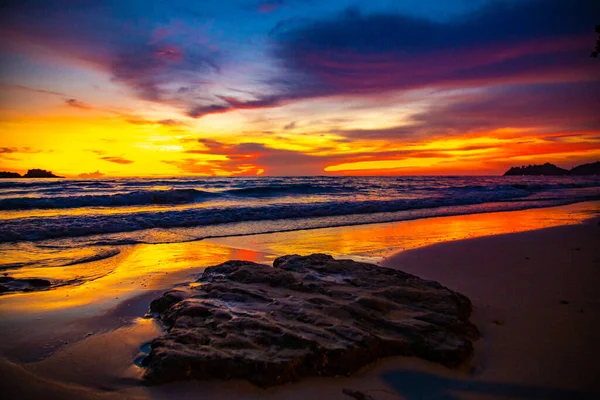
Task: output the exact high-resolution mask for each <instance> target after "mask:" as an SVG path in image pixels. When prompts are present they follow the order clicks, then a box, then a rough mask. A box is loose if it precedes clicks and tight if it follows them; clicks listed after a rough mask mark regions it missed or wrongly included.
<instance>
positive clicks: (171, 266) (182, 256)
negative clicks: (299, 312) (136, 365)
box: [0, 241, 265, 314]
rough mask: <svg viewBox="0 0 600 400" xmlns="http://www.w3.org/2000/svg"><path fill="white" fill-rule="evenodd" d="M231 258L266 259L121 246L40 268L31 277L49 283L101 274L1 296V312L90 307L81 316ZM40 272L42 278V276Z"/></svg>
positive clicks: (228, 251) (210, 248) (197, 246)
mask: <svg viewBox="0 0 600 400" xmlns="http://www.w3.org/2000/svg"><path fill="white" fill-rule="evenodd" d="M232 258H236V259H246V260H250V261H257V262H262V261H264V259H265V258H264V257H263V256H262V255H261V254H260V253H258V252H256V251H252V250H239V249H233V248H229V247H225V246H219V245H214V244H210V243H206V242H203V241H200V242H187V243H166V244H143V245H136V246H125V247H122V248H121V253H120V254H119V255H117V256H115V257H112V258H109V259H106V260H101V261H96V262H91V263H85V264H79V265H74V266H71V267H56V268H38V269H37V270H36V271H35V273H36V275H35V276H43V277H44V278H46V279H51V280H63V279H65V278H66V277H68V278H72V277H73V276H74V275H77V271H80V272H81V275H84V272H83V271H85V270H86V269H89V268H93V269H94V270H95V271H101V272H99V273H100V274H101V276H100V277H98V278H96V279H93V280H86V281H84V282H82V283H81V284H79V285H75V286H73V285H71V286H63V287H58V288H56V289H53V290H48V291H43V292H35V293H20V294H11V295H5V296H2V297H1V298H0V313H1V314H4V313H9V312H13V313H14V312H23V311H30V312H36V311H40V312H41V311H49V310H57V309H61V308H75V307H83V306H88V307H86V309H85V310H84V309H82V310H81V312H82V313H84V312H86V311H90V312H96V311H98V309H106V308H108V307H111V306H114V304H115V303H118V302H120V301H123V300H124V299H126V298H129V297H134V296H139V295H143V294H145V293H148V292H150V291H156V290H161V289H165V288H169V287H171V286H173V285H174V284H177V283H180V282H185V281H189V280H192V279H194V278H195V275H197V274H199V273H200V272H202V270H203V269H204V268H205V267H207V266H211V265H215V264H219V263H221V262H224V261H227V260H229V259H232ZM42 271H43V273H44V274H43V275H42V274H40V272H42ZM66 271H67V272H66ZM15 275H17V274H15ZM29 276H31V275H29Z"/></svg>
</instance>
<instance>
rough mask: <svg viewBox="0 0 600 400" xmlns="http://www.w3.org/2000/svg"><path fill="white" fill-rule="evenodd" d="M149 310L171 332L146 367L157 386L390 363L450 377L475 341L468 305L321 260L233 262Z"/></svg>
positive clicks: (405, 280) (370, 268)
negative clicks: (435, 367) (411, 363)
mask: <svg viewBox="0 0 600 400" xmlns="http://www.w3.org/2000/svg"><path fill="white" fill-rule="evenodd" d="M150 310H151V312H153V313H156V315H158V317H159V318H160V319H161V321H162V322H163V323H164V324H165V325H166V326H167V329H168V331H167V333H166V334H165V335H164V336H162V337H160V338H157V339H155V340H153V341H152V344H151V350H150V354H149V355H148V357H146V359H145V360H144V361H143V362H142V365H143V366H144V367H145V368H146V373H145V379H146V381H147V382H148V383H151V384H157V383H164V382H170V381H175V380H185V379H205V378H220V379H228V378H242V379H247V380H249V381H250V382H253V383H254V384H257V385H259V386H263V387H266V386H273V385H278V384H282V383H285V382H288V381H293V380H296V379H297V378H300V377H303V376H311V375H326V376H332V375H346V374H350V373H352V372H354V371H356V370H357V369H359V368H360V367H362V366H364V365H365V364H368V363H370V362H372V361H374V360H375V359H377V358H379V357H386V356H393V355H406V356H416V357H421V358H424V359H426V360H431V361H435V362H439V363H441V364H443V365H446V366H449V367H454V366H457V365H459V364H461V363H462V362H463V361H465V360H466V359H467V358H468V357H469V356H470V355H471V352H472V350H473V346H472V340H475V339H477V338H478V336H479V332H478V330H477V328H476V327H475V326H474V325H473V324H471V323H470V322H469V316H470V314H471V302H470V301H469V299H468V298H466V297H465V296H463V295H461V294H459V293H456V292H454V291H452V290H450V289H447V288H445V287H443V286H442V285H440V284H439V283H437V282H433V281H426V280H423V279H420V278H418V277H416V276H413V275H410V274H407V273H404V272H401V271H397V270H393V269H389V268H383V267H378V266H376V265H372V264H365V263H358V262H354V261H350V260H335V259H333V258H332V257H330V256H327V255H324V254H313V255H311V256H307V257H301V256H297V255H293V256H284V257H280V258H278V259H276V260H275V262H274V264H273V267H270V266H268V265H262V264H255V263H252V262H248V261H228V262H226V263H223V264H220V265H217V266H214V267H210V268H207V269H206V270H205V271H204V273H203V275H202V277H201V278H200V279H199V280H198V281H197V282H196V283H194V284H191V285H189V286H186V287H181V288H177V289H173V290H171V291H169V292H167V293H165V294H164V295H163V296H162V297H160V298H158V299H156V300H154V301H153V302H152V304H151V306H150Z"/></svg>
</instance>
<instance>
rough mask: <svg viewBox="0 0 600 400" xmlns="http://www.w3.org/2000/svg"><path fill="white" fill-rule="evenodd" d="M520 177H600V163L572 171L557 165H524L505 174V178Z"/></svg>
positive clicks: (578, 167)
mask: <svg viewBox="0 0 600 400" xmlns="http://www.w3.org/2000/svg"><path fill="white" fill-rule="evenodd" d="M518 175H537V176H541V175H550V176H561V175H600V161H596V162H595V163H589V164H583V165H578V166H577V167H574V168H572V169H570V170H568V169H564V168H560V167H557V166H556V165H554V164H550V163H546V164H543V165H523V166H522V167H512V168H511V169H509V170H508V171H506V172H505V173H504V176H518Z"/></svg>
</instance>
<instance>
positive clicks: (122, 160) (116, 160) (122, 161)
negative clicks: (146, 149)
mask: <svg viewBox="0 0 600 400" xmlns="http://www.w3.org/2000/svg"><path fill="white" fill-rule="evenodd" d="M100 159H101V160H104V161H108V162H111V163H115V164H131V163H133V161H132V160H127V159H126V158H123V157H109V156H106V157H100Z"/></svg>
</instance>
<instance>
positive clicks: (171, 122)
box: [125, 116, 185, 127]
mask: <svg viewBox="0 0 600 400" xmlns="http://www.w3.org/2000/svg"><path fill="white" fill-rule="evenodd" d="M125 121H127V123H130V124H132V125H162V126H170V127H175V126H183V125H185V123H184V122H182V121H178V120H176V119H161V120H148V119H144V118H139V117H134V116H126V119H125Z"/></svg>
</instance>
